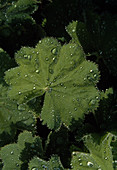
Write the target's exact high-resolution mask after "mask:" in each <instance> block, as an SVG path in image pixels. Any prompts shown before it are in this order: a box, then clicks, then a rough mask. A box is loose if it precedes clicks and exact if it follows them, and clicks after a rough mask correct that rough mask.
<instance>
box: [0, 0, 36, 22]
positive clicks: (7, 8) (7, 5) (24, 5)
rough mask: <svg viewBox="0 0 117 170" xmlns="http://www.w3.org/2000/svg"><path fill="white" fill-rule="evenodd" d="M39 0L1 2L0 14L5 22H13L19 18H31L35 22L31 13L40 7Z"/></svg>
mask: <svg viewBox="0 0 117 170" xmlns="http://www.w3.org/2000/svg"><path fill="white" fill-rule="evenodd" d="M37 3H38V1H36V0H33V1H32V0H18V1H12V2H7V1H4V2H3V3H1V11H0V16H1V20H3V21H4V22H6V23H7V24H8V23H11V22H12V21H13V20H15V19H16V18H17V19H22V18H23V19H24V20H26V19H30V20H32V21H33V22H34V20H33V18H32V17H31V16H30V14H32V13H34V11H36V10H37V9H38V7H37Z"/></svg>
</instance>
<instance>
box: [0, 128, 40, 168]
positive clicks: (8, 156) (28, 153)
mask: <svg viewBox="0 0 117 170" xmlns="http://www.w3.org/2000/svg"><path fill="white" fill-rule="evenodd" d="M36 145H37V147H36ZM26 148H27V149H26ZM37 148H38V150H37ZM24 151H25V152H24ZM35 151H36V152H35ZM23 154H24V155H25V158H24V157H23ZM41 154H42V144H41V140H40V138H39V137H36V136H35V137H33V136H32V133H31V132H28V131H24V132H23V133H20V135H19V136H18V142H17V143H14V144H9V145H6V146H4V147H3V148H1V151H0V155H1V158H2V161H3V163H4V166H3V170H8V169H17V170H18V169H19V170H20V169H21V167H22V165H23V163H24V164H25V166H24V167H25V168H24V169H26V164H27V163H28V161H29V159H30V158H32V157H33V156H34V155H37V156H39V155H41ZM22 157H23V159H22ZM24 160H25V161H24Z"/></svg>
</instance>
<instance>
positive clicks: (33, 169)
mask: <svg viewBox="0 0 117 170" xmlns="http://www.w3.org/2000/svg"><path fill="white" fill-rule="evenodd" d="M31 170H39V169H38V168H32V169H31Z"/></svg>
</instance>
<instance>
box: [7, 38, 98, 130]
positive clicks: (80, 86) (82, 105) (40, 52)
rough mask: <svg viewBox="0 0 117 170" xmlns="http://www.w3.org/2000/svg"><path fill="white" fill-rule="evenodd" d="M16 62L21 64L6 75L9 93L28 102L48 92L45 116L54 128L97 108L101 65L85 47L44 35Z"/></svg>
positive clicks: (23, 50) (18, 53)
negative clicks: (87, 56)
mask: <svg viewBox="0 0 117 170" xmlns="http://www.w3.org/2000/svg"><path fill="white" fill-rule="evenodd" d="M16 62H17V63H18V64H19V66H18V67H16V68H13V69H11V70H9V71H7V72H6V76H5V80H6V82H7V83H8V84H9V85H11V90H10V91H9V96H10V97H11V98H14V99H16V100H17V101H18V102H19V103H24V102H27V101H29V100H31V99H33V98H35V97H37V96H41V95H43V94H45V98H44V104H43V108H42V112H41V118H42V120H43V123H44V124H47V126H48V127H49V128H50V129H53V128H54V129H56V128H58V127H59V126H60V125H61V123H62V122H63V123H65V124H66V125H67V126H69V125H70V121H71V120H72V118H75V119H76V120H77V119H79V118H83V116H84V113H86V112H88V111H94V110H95V109H96V108H97V106H98V101H99V91H98V90H97V88H96V83H97V82H98V80H99V71H98V67H97V65H96V64H94V63H93V62H90V61H87V60H86V59H85V54H84V52H83V49H82V47H81V46H78V45H76V44H75V43H69V44H65V45H63V46H62V47H61V45H60V43H58V41H57V40H56V39H54V38H44V39H43V40H41V41H40V42H39V43H38V44H37V46H36V48H35V49H34V48H27V47H23V48H22V49H21V50H20V51H18V52H17V54H16Z"/></svg>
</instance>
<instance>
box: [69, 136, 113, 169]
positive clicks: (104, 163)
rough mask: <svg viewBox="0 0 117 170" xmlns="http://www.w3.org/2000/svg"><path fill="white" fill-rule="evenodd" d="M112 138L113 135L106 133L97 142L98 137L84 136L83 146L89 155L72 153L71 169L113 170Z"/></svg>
mask: <svg viewBox="0 0 117 170" xmlns="http://www.w3.org/2000/svg"><path fill="white" fill-rule="evenodd" d="M113 137H114V138H115V136H114V135H113V134H111V133H108V134H106V135H105V136H104V137H103V139H102V140H100V142H99V141H98V140H99V136H95V137H94V138H92V136H91V135H87V136H85V137H84V144H85V146H86V147H87V149H88V150H89V152H90V153H83V152H73V155H72V156H73V157H72V161H71V162H72V168H73V169H79V170H80V169H81V170H83V169H84V170H85V169H90V170H93V169H94V170H97V169H98V170H100V169H102V170H105V169H107V170H110V169H112V170H113V163H112V162H113V155H112V150H111V146H110V144H111V141H112V138H113Z"/></svg>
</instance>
